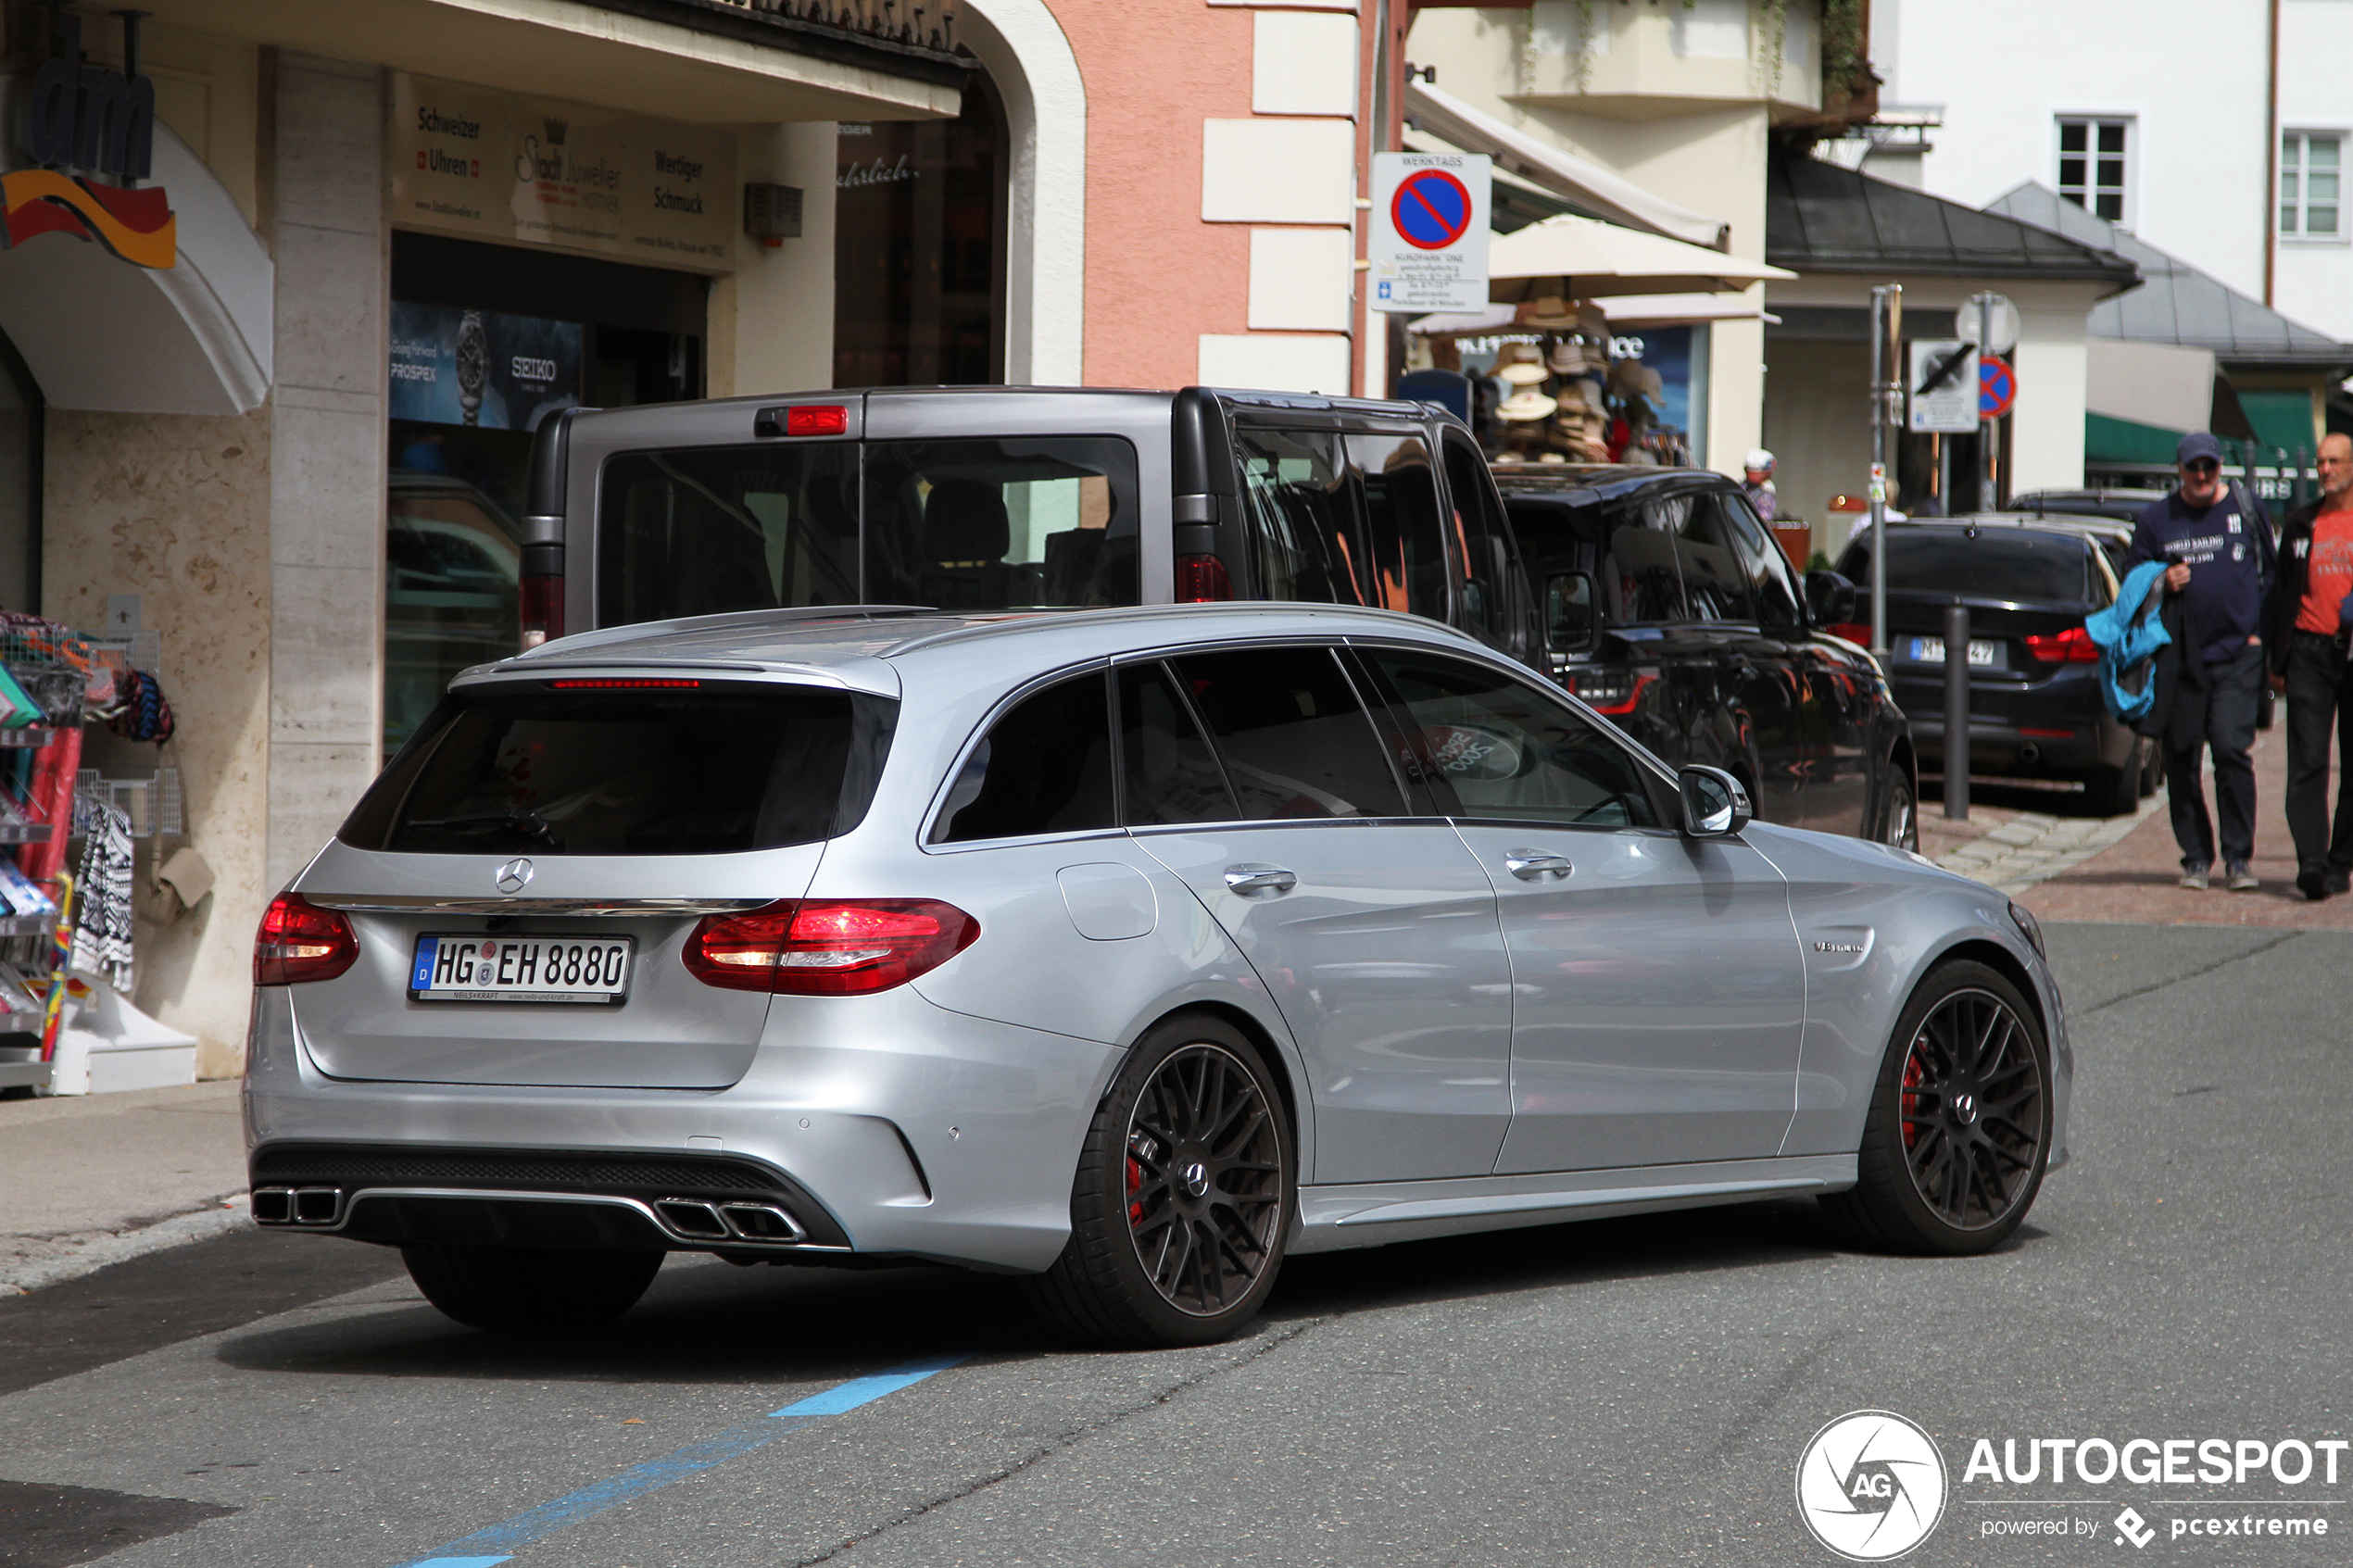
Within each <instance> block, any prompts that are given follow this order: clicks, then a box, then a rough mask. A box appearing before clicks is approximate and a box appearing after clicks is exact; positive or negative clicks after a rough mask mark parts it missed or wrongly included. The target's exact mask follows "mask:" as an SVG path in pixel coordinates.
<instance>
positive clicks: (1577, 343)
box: [1545, 336, 1602, 376]
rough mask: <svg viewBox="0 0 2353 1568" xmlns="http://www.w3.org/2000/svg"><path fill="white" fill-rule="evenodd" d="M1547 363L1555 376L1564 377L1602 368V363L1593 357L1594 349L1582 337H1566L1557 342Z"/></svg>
mask: <svg viewBox="0 0 2353 1568" xmlns="http://www.w3.org/2000/svg"><path fill="white" fill-rule="evenodd" d="M1545 362H1546V363H1547V364H1549V365H1550V366H1551V367H1552V370H1553V373H1554V375H1562V376H1574V375H1580V374H1582V373H1583V372H1585V371H1587V370H1600V369H1601V368H1602V364H1601V361H1600V360H1599V359H1597V358H1594V357H1593V353H1592V348H1591V347H1590V346H1589V345H1587V344H1586V342H1585V340H1584V338H1583V337H1581V336H1577V337H1565V338H1561V339H1558V340H1557V341H1555V342H1554V345H1553V352H1552V354H1551V356H1550V357H1549V358H1547V360H1546V361H1545Z"/></svg>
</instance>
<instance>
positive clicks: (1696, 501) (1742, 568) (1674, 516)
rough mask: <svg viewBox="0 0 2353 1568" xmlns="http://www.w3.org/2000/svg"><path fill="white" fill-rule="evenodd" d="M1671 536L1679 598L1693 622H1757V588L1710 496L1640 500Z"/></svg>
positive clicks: (1721, 511) (1681, 496)
mask: <svg viewBox="0 0 2353 1568" xmlns="http://www.w3.org/2000/svg"><path fill="white" fill-rule="evenodd" d="M1643 510H1644V511H1645V512H1649V513H1653V514H1655V516H1656V517H1657V519H1658V521H1659V523H1660V524H1662V525H1664V526H1665V527H1667V530H1668V531H1669V532H1670V533H1673V534H1674V535H1675V559H1676V561H1677V563H1678V564H1679V565H1680V566H1681V568H1682V569H1683V598H1684V602H1685V603H1686V604H1687V605H1688V606H1689V607H1690V609H1691V615H1692V620H1694V621H1755V619H1756V590H1755V583H1754V582H1753V580H1752V579H1751V577H1750V574H1749V571H1750V569H1749V566H1748V563H1747V562H1745V561H1743V559H1742V558H1741V556H1740V552H1739V550H1738V549H1737V548H1736V547H1735V546H1734V545H1733V542H1732V532H1731V525H1730V522H1728V521H1726V519H1725V516H1724V509H1723V508H1722V507H1721V506H1720V505H1718V502H1717V499H1716V497H1715V496H1713V495H1676V496H1670V497H1667V498H1665V499H1661V500H1656V501H1649V502H1645V503H1644V504H1643Z"/></svg>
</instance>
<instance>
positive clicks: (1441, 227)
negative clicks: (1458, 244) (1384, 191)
mask: <svg viewBox="0 0 2353 1568" xmlns="http://www.w3.org/2000/svg"><path fill="white" fill-rule="evenodd" d="M1389 220H1390V223H1391V224H1392V225H1394V226H1395V228H1396V230H1397V232H1398V234H1399V236H1400V237H1401V238H1403V240H1404V242H1405V243H1406V244H1407V245H1412V246H1413V247H1414V248H1415V249H1416V250H1443V249H1445V248H1446V247H1447V246H1448V245H1453V243H1454V242H1455V241H1456V240H1459V239H1461V238H1462V237H1463V232H1464V231H1465V230H1466V229H1468V228H1469V227H1470V221H1471V194H1470V192H1469V190H1468V189H1466V187H1465V186H1464V184H1463V182H1461V181H1460V180H1457V179H1455V178H1454V177H1453V175H1451V174H1449V173H1447V172H1446V171H1445V170H1444V169H1416V170H1414V172H1413V173H1411V174H1408V175H1407V176H1405V178H1404V179H1403V180H1401V181H1399V182H1398V183H1397V194H1396V196H1395V197H1394V198H1393V199H1392V200H1391V201H1390V204H1389Z"/></svg>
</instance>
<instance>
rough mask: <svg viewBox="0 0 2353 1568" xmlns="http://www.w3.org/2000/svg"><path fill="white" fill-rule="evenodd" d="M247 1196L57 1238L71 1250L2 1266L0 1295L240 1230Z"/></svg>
mask: <svg viewBox="0 0 2353 1568" xmlns="http://www.w3.org/2000/svg"><path fill="white" fill-rule="evenodd" d="M249 1201H250V1200H249V1199H248V1198H247V1197H246V1195H245V1194H244V1193H242V1192H237V1193H231V1194H229V1195H228V1196H227V1197H225V1198H215V1199H213V1200H212V1202H211V1203H209V1204H208V1206H207V1207H205V1208H203V1209H199V1210H195V1212H194V1213H189V1214H175V1215H173V1216H172V1217H171V1218H170V1219H168V1220H159V1221H157V1223H154V1224H152V1225H141V1226H140V1227H138V1228H137V1229H136V1230H127V1231H97V1232H91V1233H86V1235H85V1236H69V1237H59V1238H57V1239H58V1240H59V1241H60V1242H61V1243H62V1244H64V1245H65V1246H67V1247H69V1248H71V1250H69V1251H66V1252H63V1253H60V1254H57V1255H55V1256H51V1257H46V1258H35V1259H31V1260H29V1261H25V1262H21V1263H14V1264H10V1265H7V1266H6V1267H0V1298H6V1297H8V1296H22V1295H26V1294H28V1293H30V1292H31V1291H34V1290H38V1289H40V1288H41V1287H42V1286H44V1285H58V1284H62V1283H63V1282H64V1281H66V1280H69V1279H79V1278H80V1277H81V1276H82V1275H83V1274H87V1273H96V1272H97V1271H98V1270H100V1269H103V1268H105V1267H107V1265H108V1264H109V1263H122V1262H128V1261H130V1260H132V1259H133V1258H144V1257H145V1256H146V1255H147V1254H148V1253H150V1252H160V1251H162V1250H164V1249H165V1248H170V1247H182V1246H185V1245H187V1244H188V1243H189V1242H192V1241H206V1240H209V1239H210V1238H211V1237H213V1236H221V1235H225V1234H226V1233H228V1232H230V1231H233V1230H237V1229H241V1228H242V1227H243V1226H244V1225H245V1217H246V1206H247V1204H248V1202H249Z"/></svg>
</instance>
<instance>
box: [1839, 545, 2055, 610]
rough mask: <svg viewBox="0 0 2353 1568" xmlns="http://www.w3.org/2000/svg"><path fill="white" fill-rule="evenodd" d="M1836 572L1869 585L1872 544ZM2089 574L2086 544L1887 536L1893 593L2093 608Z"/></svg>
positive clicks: (1850, 553) (1851, 552)
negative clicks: (1906, 590)
mask: <svg viewBox="0 0 2353 1568" xmlns="http://www.w3.org/2000/svg"><path fill="white" fill-rule="evenodd" d="M1838 570H1839V572H1840V573H1841V575H1843V576H1844V577H1845V578H1846V579H1847V580H1848V581H1850V582H1854V583H1869V581H1870V580H1871V546H1870V545H1869V542H1868V541H1865V542H1863V543H1859V544H1856V545H1854V546H1850V547H1849V548H1848V550H1847V552H1846V554H1845V555H1844V556H1843V557H1841V558H1839V563H1838ZM2092 574H2093V568H2092V563H2091V559H2090V557H2089V554H2088V550H2087V547H2086V546H2084V545H2083V543H2082V541H2081V540H2077V539H2058V538H2053V537H2052V536H2051V535H2049V534H2047V533H2011V532H2009V531H2007V530H2004V529H1992V528H1988V529H1983V530H1981V531H1980V532H1979V533H1978V535H1977V537H1975V538H1974V539H1972V538H1970V537H1969V535H1968V534H1967V533H1963V532H1962V531H1961V530H1960V529H1957V528H1939V529H1933V530H1931V529H1921V530H1918V531H1915V530H1912V529H1890V530H1889V531H1888V540H1887V585H1888V586H1889V587H1891V588H1896V589H1910V590H1921V591H1926V592H1930V593H1941V594H1967V595H1969V596H1971V597H1973V598H1989V599H2028V600H2039V601H2042V602H2045V603H2052V604H2070V605H2075V604H2091V603H2096V602H2098V600H2099V599H2100V598H2101V597H2102V596H2101V595H2098V594H2095V593H2094V592H2093V589H2092V580H2093V579H2092Z"/></svg>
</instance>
